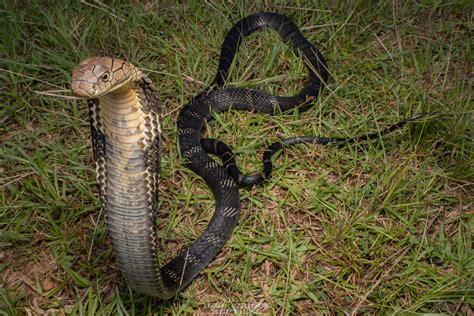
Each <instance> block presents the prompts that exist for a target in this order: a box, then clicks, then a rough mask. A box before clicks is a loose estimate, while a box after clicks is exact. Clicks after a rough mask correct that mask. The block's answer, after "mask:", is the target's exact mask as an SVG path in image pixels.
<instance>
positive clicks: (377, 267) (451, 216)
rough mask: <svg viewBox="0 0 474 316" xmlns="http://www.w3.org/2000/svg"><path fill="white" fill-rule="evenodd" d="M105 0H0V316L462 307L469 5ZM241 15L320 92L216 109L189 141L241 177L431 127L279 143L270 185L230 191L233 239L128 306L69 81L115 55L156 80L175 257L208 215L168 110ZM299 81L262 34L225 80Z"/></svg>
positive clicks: (166, 224)
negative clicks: (253, 20)
mask: <svg viewBox="0 0 474 316" xmlns="http://www.w3.org/2000/svg"><path fill="white" fill-rule="evenodd" d="M107 3H108V5H106V4H105V3H103V2H100V1H97V2H92V1H81V2H79V1H70V2H69V3H68V2H67V1H59V2H55V3H54V5H53V4H51V3H50V2H48V1H15V2H10V1H2V4H1V5H0V13H1V16H2V18H1V21H0V32H1V36H0V43H1V44H0V68H1V69H0V83H1V89H0V104H1V105H0V139H1V144H2V145H1V148H0V314H1V315H7V314H8V315H9V314H12V315H16V314H44V313H46V312H49V313H52V314H80V315H84V314H88V315H94V314H114V315H115V314H132V315H143V314H147V313H148V314H169V313H171V314H182V313H192V312H211V313H218V312H220V313H228V314H232V313H234V314H251V313H271V314H275V313H279V314H293V313H298V314H299V313H309V314H327V313H329V314H336V313H352V314H421V313H434V314H436V313H439V314H441V313H447V314H469V315H471V314H472V304H473V303H474V293H473V284H474V282H473V272H474V261H473V258H474V253H473V250H472V232H473V228H474V219H473V215H474V214H473V204H472V203H473V202H472V197H473V191H474V190H473V189H474V187H473V178H474V168H473V166H474V164H473V135H472V130H473V124H472V121H473V115H472V114H473V102H472V86H473V77H472V60H473V51H472V31H473V21H472V9H473V7H472V4H471V2H470V1H453V2H449V3H448V2H444V1H436V0H423V1H379V2H368V1H330V3H327V2H326V1H316V0H315V1H311V2H310V3H307V2H306V1H298V0H297V1H289V2H286V1H275V4H269V3H270V2H269V1H265V2H264V1H262V2H258V1H257V2H256V3H255V2H254V1H232V2H228V1H206V2H202V1H186V2H183V3H181V2H174V1H156V2H152V1H147V2H143V3H141V2H140V1H133V2H132V1H130V2H125V1H116V2H115V3H113V4H111V3H109V2H107ZM285 3H289V4H285ZM256 11H277V12H281V13H284V14H286V15H289V16H291V17H292V18H293V19H294V21H295V22H296V24H297V25H298V26H300V27H301V28H302V30H303V33H304V34H305V36H307V37H308V38H309V39H310V40H311V41H313V42H315V43H317V45H318V47H320V48H321V50H322V52H323V54H324V55H325V57H326V59H327V61H328V65H329V68H330V71H331V79H330V81H329V83H328V86H327V88H326V89H325V90H324V91H323V93H322V95H321V97H320V98H319V100H317V101H316V102H315V104H314V107H313V108H312V109H310V110H309V111H307V112H304V113H300V112H298V111H297V110H294V111H291V112H289V113H284V114H282V115H278V116H274V117H271V116H268V115H264V114H258V113H249V112H236V111H229V112H228V113H223V114H220V115H215V119H214V120H212V121H210V122H209V123H208V124H207V128H206V131H205V132H204V135H205V136H212V137H218V138H220V139H222V140H225V141H226V142H227V143H229V144H231V145H232V148H233V149H234V150H235V152H236V153H238V154H239V156H238V163H239V165H240V166H241V167H242V168H244V169H245V170H248V171H252V170H256V169H259V168H261V161H260V160H261V154H262V152H263V149H264V148H265V147H266V146H267V145H269V144H270V143H272V142H273V141H276V140H279V139H283V138H286V137H290V136H296V135H301V134H318V135H324V136H348V135H355V134H364V133H369V132H374V131H377V130H380V129H381V128H382V127H384V126H387V125H388V124H390V123H394V122H397V121H398V120H400V119H402V118H404V117H406V116H409V115H412V114H415V113H418V112H424V111H440V112H442V113H444V114H445V115H443V116H441V117H438V118H435V119H430V120H424V121H422V122H420V123H411V124H410V125H409V126H408V127H405V128H404V129H403V130H401V131H397V132H394V133H392V134H390V135H387V136H385V137H384V138H383V139H382V140H381V141H379V142H369V143H361V144H353V145H349V146H344V147H340V148H339V147H337V146H316V145H314V146H312V145H305V146H295V147H294V148H291V149H288V150H285V151H284V153H283V154H282V155H281V157H280V158H278V159H276V160H275V164H276V170H275V171H274V173H273V176H272V177H271V179H269V180H268V181H267V182H266V183H265V184H264V185H262V186H258V187H255V188H252V189H250V190H245V189H242V190H241V193H242V205H243V209H242V212H241V217H240V222H239V225H238V227H237V228H236V230H235V233H234V234H233V236H232V238H231V239H230V240H229V241H228V243H227V244H226V246H225V248H224V249H223V250H222V252H221V253H220V255H219V256H218V257H217V258H216V259H215V261H214V262H213V263H212V264H211V265H210V266H209V267H207V268H206V269H205V270H204V271H203V273H201V275H200V276H199V277H198V278H197V279H196V280H195V281H194V282H193V283H192V284H191V285H190V286H189V287H188V288H187V289H186V290H185V291H183V292H182V293H180V294H179V295H178V296H177V297H176V298H175V299H173V300H170V301H166V302H163V301H160V300H158V299H154V298H150V297H146V296H142V295H139V294H137V293H134V292H132V291H131V290H130V289H129V288H128V287H127V286H126V284H125V282H124V280H123V279H122V277H121V275H120V273H119V271H118V270H117V266H116V264H115V262H114V257H113V254H112V250H111V245H110V243H109V240H108V238H107V232H106V228H105V225H104V220H103V216H102V215H103V214H101V212H100V206H99V201H98V196H97V191H98V190H97V186H96V181H95V175H94V170H93V162H92V154H91V145H90V132H89V123H88V118H87V116H88V114H87V109H86V105H85V103H84V102H83V101H79V100H77V99H75V98H73V97H72V96H71V93H70V91H69V82H70V77H71V70H72V68H73V67H74V66H75V65H76V64H77V63H78V62H80V61H81V60H82V59H84V58H86V57H90V56H96V55H112V56H116V57H121V58H124V59H127V60H129V61H130V62H132V63H134V64H136V65H138V66H140V67H141V68H142V69H144V71H145V72H147V73H148V74H149V75H150V77H151V78H152V79H153V80H154V82H155V83H156V85H157V87H158V91H159V92H160V95H161V98H162V102H163V106H164V108H165V117H164V136H165V148H164V157H163V162H162V167H163V170H162V174H161V179H162V182H161V187H160V206H159V230H158V234H159V236H160V237H161V238H162V239H161V248H162V253H163V255H164V256H166V257H167V258H171V257H173V255H174V254H175V253H176V252H177V251H178V250H179V249H180V248H181V247H183V246H185V245H187V244H189V243H190V242H191V241H192V240H193V239H195V238H196V237H197V236H198V235H199V234H200V232H201V231H202V229H203V228H204V227H205V225H206V223H207V220H208V219H209V217H210V216H211V214H212V212H213V208H214V201H213V198H212V195H211V194H210V192H209V190H208V189H207V187H206V186H205V185H204V183H203V182H202V181H201V180H200V179H199V178H198V177H197V176H196V175H195V174H194V173H192V172H191V171H189V170H188V169H186V168H185V167H184V166H183V165H182V161H183V159H182V158H181V157H180V156H179V151H178V147H177V143H176V138H177V132H176V124H175V123H176V116H177V114H178V112H179V110H180V108H181V107H182V106H183V105H184V104H186V103H187V102H189V100H190V99H191V98H192V96H194V95H196V94H197V93H199V92H200V91H202V90H203V89H204V88H205V87H206V86H207V85H208V84H209V83H210V82H211V80H212V79H213V77H214V74H215V71H216V67H217V61H218V55H219V51H220V45H221V43H222V41H223V38H224V36H225V33H226V31H227V30H228V29H230V27H231V26H232V25H233V24H234V23H235V22H236V21H237V20H238V19H240V18H242V17H244V16H246V15H248V14H250V13H253V12H256ZM304 78H305V69H304V64H303V62H302V61H301V60H300V59H299V58H298V57H297V56H295V55H294V54H293V53H292V52H291V50H290V49H289V48H288V47H287V46H286V45H285V44H283V43H281V41H280V39H279V38H278V36H277V35H276V34H275V33H273V32H271V31H262V32H258V33H257V34H254V35H252V36H250V37H249V38H248V39H247V40H246V41H245V42H244V45H243V46H242V49H241V50H240V52H239V53H238V56H237V60H236V62H235V63H234V67H233V71H232V76H231V79H230V80H229V83H228V85H229V86H239V87H252V88H258V89H262V90H265V91H269V92H271V93H274V94H281V95H284V94H291V93H294V92H296V91H298V89H300V88H301V86H302V83H303V81H304Z"/></svg>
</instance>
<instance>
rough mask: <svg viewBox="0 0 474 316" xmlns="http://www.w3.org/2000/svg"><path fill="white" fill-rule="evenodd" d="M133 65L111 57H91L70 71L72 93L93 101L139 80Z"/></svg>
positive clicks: (136, 69)
mask: <svg viewBox="0 0 474 316" xmlns="http://www.w3.org/2000/svg"><path fill="white" fill-rule="evenodd" d="M140 76H141V72H140V70H138V68H137V67H135V66H134V65H132V64H130V63H128V62H126V61H123V60H120V59H116V58H112V57H91V58H87V59H85V60H83V61H82V62H81V63H80V64H79V65H77V66H76V67H75V68H74V69H73V71H72V82H71V89H72V93H73V94H74V95H75V96H77V97H81V98H88V99H95V98H99V97H101V96H103V95H105V94H107V93H110V92H112V91H115V90H117V89H119V88H121V87H124V86H127V85H130V84H131V83H132V82H133V81H135V80H136V79H138V78H140Z"/></svg>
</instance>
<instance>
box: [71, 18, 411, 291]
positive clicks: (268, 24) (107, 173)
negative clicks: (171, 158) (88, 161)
mask: <svg viewBox="0 0 474 316" xmlns="http://www.w3.org/2000/svg"><path fill="white" fill-rule="evenodd" d="M262 28H270V29H272V30H275V31H276V32H278V34H279V35H280V37H281V39H282V40H283V42H285V43H288V44H289V45H290V46H291V48H292V49H293V51H294V52H295V53H296V54H297V55H298V56H300V57H301V58H303V60H304V61H305V65H306V68H307V71H308V76H307V80H306V83H305V85H304V87H303V88H302V89H301V91H300V92H298V93H297V94H295V95H293V96H285V97H282V96H274V95H271V94H268V93H264V92H260V91H256V90H249V89H240V88H222V86H223V85H224V83H225V81H226V78H227V75H228V71H229V68H230V65H231V63H232V61H233V59H234V56H235V54H236V51H237V49H238V47H239V45H240V43H241V41H242V38H243V37H245V36H248V35H249V34H251V33H253V32H255V31H257V30H259V29H262ZM327 78H328V71H327V67H326V63H325V61H324V58H323V56H322V55H321V53H320V52H319V51H318V49H317V48H316V47H315V46H314V45H313V44H312V43H311V42H309V41H308V40H307V39H306V38H305V37H304V36H303V35H302V34H301V32H300V30H299V29H298V27H297V26H296V25H295V24H294V23H293V22H292V21H291V20H290V19H289V18H288V17H286V16H283V15H280V14H277V13H256V14H252V15H250V16H247V17H246V18H243V19H242V20H240V21H239V22H237V23H236V24H235V25H234V26H233V27H232V28H231V30H230V31H229V32H228V34H227V36H226V37H225V40H224V43H223V45H222V51H221V55H220V59H219V66H218V71H217V75H216V77H215V79H214V81H213V83H212V84H211V85H210V88H208V89H206V90H205V91H203V92H202V93H201V94H199V95H198V96H196V97H195V98H194V99H193V101H192V102H190V103H189V104H187V105H186V106H184V107H183V109H182V110H181V112H180V114H179V117H178V132H179V146H180V151H181V153H182V155H183V157H184V158H185V159H186V163H187V166H188V167H189V168H190V169H191V170H193V171H194V172H195V173H196V174H198V175H199V176H201V177H202V178H203V179H204V181H205V182H206V184H207V185H208V186H209V188H210V189H211V191H212V193H213V196H214V198H215V201H216V207H215V212H214V214H213V216H212V218H211V220H210V222H209V224H208V226H207V227H206V229H205V230H204V231H203V233H202V234H201V235H200V236H199V237H198V238H197V239H196V240H195V241H194V242H193V243H192V244H191V245H190V246H189V247H188V248H187V249H184V250H182V251H180V252H179V254H178V255H177V256H176V257H175V258H174V259H172V260H171V261H170V262H168V263H166V264H165V265H163V266H161V267H160V264H159V262H158V256H157V253H156V252H157V248H158V247H157V243H158V241H157V237H156V216H155V211H156V206H157V198H158V184H159V179H158V176H159V172H160V158H161V118H160V115H161V114H160V107H159V100H158V93H157V91H156V88H155V87H154V85H153V83H152V82H151V80H150V79H149V78H148V77H147V76H146V75H145V74H144V73H143V72H141V71H140V70H139V69H138V68H137V67H135V66H133V65H132V64H130V63H128V62H125V61H122V60H119V59H115V58H112V57H93V58H88V59H86V60H84V61H83V62H81V63H80V64H79V65H78V66H77V67H76V68H74V70H73V74H72V84H71V86H72V91H73V93H74V94H75V95H76V96H78V97H81V98H87V99H88V100H89V114H90V123H91V130H92V145H93V152H94V161H95V165H96V174H97V181H98V183H99V193H100V198H101V203H102V207H103V209H104V210H105V214H106V223H107V229H108V232H109V236H110V239H111V241H112V247H113V250H114V254H115V258H116V260H117V263H118V266H119V269H120V270H121V272H122V274H123V276H124V278H125V280H126V281H127V283H128V284H129V286H130V287H132V288H133V289H134V290H136V291H138V292H141V293H144V294H148V295H152V296H157V297H160V298H163V299H168V298H171V297H173V296H174V295H176V294H177V293H178V292H179V291H180V290H182V289H183V288H184V287H185V286H186V285H188V284H189V283H190V282H191V281H192V280H193V279H194V278H195V277H196V276H197V275H198V273H199V272H200V271H201V270H202V269H204V268H205V267H206V266H207V265H208V264H209V263H210V262H211V261H212V260H213V258H214V257H215V256H216V255H217V254H218V252H219V250H220V249H221V248H222V246H223V245H224V244H225V242H226V241H227V240H228V239H229V238H230V236H231V234H232V232H233V230H234V228H235V226H236V223H237V219H238V215H239V211H240V196H239V187H238V184H240V185H252V184H255V183H258V182H261V181H262V180H263V179H264V178H265V177H267V176H268V175H269V173H270V172H271V162H269V161H270V160H269V158H270V157H271V156H272V155H273V154H274V153H275V152H277V151H278V150H279V149H281V148H282V146H283V145H291V144H296V143H302V142H317V143H329V142H340V141H350V139H340V138H321V137H315V136H301V137H297V138H292V139H287V140H284V141H283V142H282V143H276V145H275V144H274V145H272V146H270V148H269V149H268V150H267V151H266V153H265V155H266V156H265V155H264V160H265V161H264V172H263V173H261V174H259V175H257V176H256V177H253V176H246V175H243V174H242V173H241V172H240V171H239V170H238V169H237V167H236V166H235V161H234V160H233V158H232V153H231V151H230V148H228V146H227V145H225V144H224V143H222V142H220V141H218V140H211V139H204V140H201V130H202V128H203V125H204V122H205V121H206V120H207V119H209V118H210V116H211V114H212V113H213V112H221V111H225V110H227V109H229V108H233V109H238V110H255V111H259V112H263V113H269V114H275V113H278V112H280V111H286V110H289V109H291V108H294V107H296V106H298V107H302V108H303V109H305V108H308V107H309V106H310V105H311V103H312V102H313V101H314V100H315V99H316V97H317V96H318V94H319V92H320V90H321V88H322V86H323V83H324V81H326V79H327ZM403 124H404V123H403ZM208 153H211V154H217V155H219V156H221V158H223V159H224V166H225V167H223V166H221V165H219V164H218V163H217V162H216V161H214V160H213V159H212V158H211V157H210V156H209V155H208ZM229 155H231V156H230V158H231V159H226V157H227V158H229ZM269 163H270V165H269ZM226 169H227V170H226ZM230 175H232V177H231V176H230ZM234 179H235V180H234Z"/></svg>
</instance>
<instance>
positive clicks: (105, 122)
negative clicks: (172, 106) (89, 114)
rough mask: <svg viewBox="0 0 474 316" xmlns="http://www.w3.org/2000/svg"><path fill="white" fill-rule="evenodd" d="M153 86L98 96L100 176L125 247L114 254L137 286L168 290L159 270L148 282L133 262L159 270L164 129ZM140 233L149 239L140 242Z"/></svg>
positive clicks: (115, 238) (115, 233)
mask: <svg viewBox="0 0 474 316" xmlns="http://www.w3.org/2000/svg"><path fill="white" fill-rule="evenodd" d="M149 89H150V88H149V86H148V85H147V82H146V81H143V82H142V84H140V83H136V84H134V85H133V86H128V87H121V88H120V89H118V90H115V91H113V92H111V93H108V94H106V95H104V96H102V97H100V98H99V99H98V102H97V103H96V105H97V109H96V113H95V116H96V117H97V121H98V126H99V127H100V129H101V131H102V133H103V135H104V141H105V152H104V156H103V168H100V163H101V162H100V161H98V162H96V163H97V164H98V168H97V169H98V170H102V174H101V173H100V172H98V173H97V177H98V181H99V186H100V187H101V192H102V196H103V201H102V202H103V205H104V209H105V214H106V221H107V226H108V229H109V231H110V232H111V234H110V236H111V240H112V243H113V244H114V245H115V246H116V247H115V249H120V251H116V253H115V256H116V258H117V261H118V264H119V266H120V267H121V270H122V271H125V272H124V276H125V279H126V280H127V281H128V283H129V284H131V285H132V286H138V285H140V286H142V287H145V288H148V290H149V291H154V292H156V291H158V292H161V293H166V288H165V286H164V285H163V283H162V281H161V279H159V274H156V275H154V276H153V277H152V278H150V279H149V280H147V281H146V282H144V281H143V280H138V279H137V278H136V275H135V273H134V272H133V271H132V270H131V269H130V267H129V265H130V264H132V263H133V265H134V266H140V265H146V266H150V267H154V269H155V271H158V269H159V264H158V261H157V257H156V234H155V228H156V221H155V219H156V218H155V217H156V215H155V209H156V201H157V187H158V174H159V159H160V146H161V141H160V136H161V128H160V119H159V114H158V109H157V104H154V103H153V102H151V101H150V100H154V99H152V95H151V94H150V92H149ZM101 179H102V182H101ZM138 235H140V236H142V237H143V238H144V239H145V241H138V240H139V239H138V237H137V236H138ZM134 236H135V237H134ZM135 239H137V240H135ZM130 254H133V256H131V255H130Z"/></svg>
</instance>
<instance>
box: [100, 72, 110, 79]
mask: <svg viewBox="0 0 474 316" xmlns="http://www.w3.org/2000/svg"><path fill="white" fill-rule="evenodd" d="M109 78H110V76H109V73H108V72H106V73H105V74H103V75H102V77H100V79H102V81H107V80H109Z"/></svg>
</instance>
